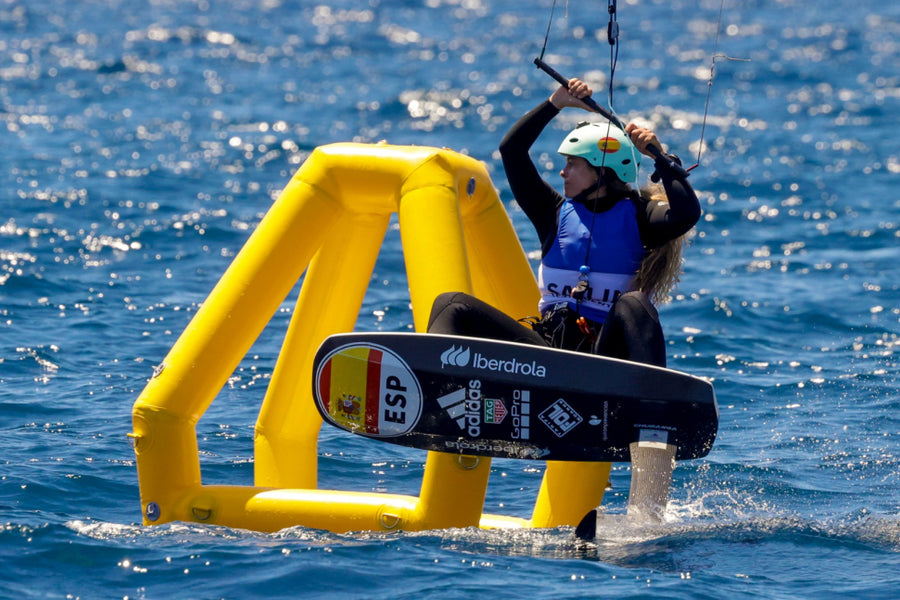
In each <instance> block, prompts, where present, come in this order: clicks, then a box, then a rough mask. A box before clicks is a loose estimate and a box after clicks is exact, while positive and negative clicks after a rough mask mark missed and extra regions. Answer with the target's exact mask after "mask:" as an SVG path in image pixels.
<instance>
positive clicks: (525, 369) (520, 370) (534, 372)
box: [441, 344, 547, 377]
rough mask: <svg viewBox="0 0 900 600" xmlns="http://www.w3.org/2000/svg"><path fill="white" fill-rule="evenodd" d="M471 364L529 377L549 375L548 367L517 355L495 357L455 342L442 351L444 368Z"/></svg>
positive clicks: (495, 371) (494, 370)
mask: <svg viewBox="0 0 900 600" xmlns="http://www.w3.org/2000/svg"><path fill="white" fill-rule="evenodd" d="M469 365H471V366H472V368H475V369H481V370H483V371H491V372H494V373H511V374H514V375H525V376H528V377H546V376H547V367H545V366H544V365H542V364H540V363H538V362H537V361H535V360H532V361H520V360H519V359H517V358H515V357H513V358H509V359H507V358H494V357H491V356H485V355H483V354H482V353H481V352H475V353H474V354H473V353H472V350H471V348H469V347H463V346H459V347H457V346H456V345H455V344H454V345H453V346H450V347H449V348H447V349H446V350H444V351H443V352H442V353H441V368H442V369H443V368H445V367H468V366H469Z"/></svg>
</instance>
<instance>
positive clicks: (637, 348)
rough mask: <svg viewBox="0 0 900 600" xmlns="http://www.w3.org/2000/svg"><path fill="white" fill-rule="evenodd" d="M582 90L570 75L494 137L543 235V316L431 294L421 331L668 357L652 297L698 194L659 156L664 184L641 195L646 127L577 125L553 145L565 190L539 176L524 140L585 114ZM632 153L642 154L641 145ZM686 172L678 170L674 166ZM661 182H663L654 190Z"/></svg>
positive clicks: (665, 280)
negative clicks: (563, 118)
mask: <svg viewBox="0 0 900 600" xmlns="http://www.w3.org/2000/svg"><path fill="white" fill-rule="evenodd" d="M590 95H591V89H590V87H589V86H588V85H587V84H585V83H584V82H583V81H581V80H579V79H572V80H571V81H570V82H569V85H568V87H560V88H559V89H557V90H556V91H555V92H554V93H553V94H552V95H551V96H550V98H549V99H548V100H547V101H545V102H543V103H541V104H540V105H539V106H538V107H536V108H535V109H533V110H532V111H531V112H529V113H528V114H526V115H525V116H524V117H522V118H521V119H520V120H519V121H518V122H517V123H516V124H515V125H514V126H513V128H512V129H511V130H510V131H509V133H507V135H506V137H504V139H503V141H502V143H501V144H500V153H501V156H502V158H503V166H504V168H505V170H506V176H507V179H508V180H509V184H510V188H511V189H512V192H513V194H514V196H515V198H516V200H517V202H518V203H519V205H520V206H521V207H522V210H523V211H524V212H525V214H526V215H527V216H528V218H529V219H530V220H531V222H532V224H533V225H534V227H535V229H536V230H537V234H538V237H539V239H540V241H541V265H540V271H539V278H538V279H539V281H538V284H539V287H540V290H541V301H540V303H539V310H540V313H541V317H540V319H537V318H535V319H532V320H531V321H530V325H531V326H529V324H523V323H522V322H519V321H516V320H515V319H513V318H511V317H509V316H508V315H506V314H504V313H502V312H501V311H499V310H497V309H496V308H494V307H492V306H490V305H488V304H486V303H484V302H482V301H480V300H478V299H476V298H474V297H472V296H469V295H467V294H463V293H446V294H442V295H440V296H438V298H437V299H436V300H435V303H434V306H433V307H432V313H431V318H430V320H429V326H428V331H429V332H431V333H447V334H455V335H467V336H474V337H486V338H492V339H499V340H506V341H515V342H524V343H529V344H538V345H551V346H554V347H558V348H565V349H569V350H579V351H585V352H593V353H596V354H603V355H605V356H611V357H615V358H622V359H626V360H632V361H636V362H643V363H648V364H653V365H657V366H665V365H666V353H665V341H664V338H663V333H662V327H661V326H660V323H659V315H658V313H657V311H656V308H655V307H654V306H653V303H652V301H657V302H659V301H664V300H665V299H666V298H667V295H668V292H669V291H671V289H672V287H673V286H674V284H675V283H676V282H677V278H678V272H679V270H680V263H681V245H682V243H683V238H682V236H684V234H686V233H687V232H688V231H690V229H691V228H692V227H693V226H694V225H695V224H696V223H697V221H698V219H699V218H700V204H699V202H698V200H697V196H696V194H695V193H694V191H693V189H692V188H691V186H690V184H688V183H687V181H686V180H684V179H683V177H679V173H677V172H675V170H673V169H672V168H671V167H670V166H669V164H668V163H667V162H666V161H661V160H657V161H656V175H658V178H659V179H660V180H661V182H662V186H659V185H657V186H656V188H658V189H656V190H653V191H648V190H644V191H643V192H642V193H639V192H637V191H635V190H634V189H632V188H631V187H629V184H634V183H635V182H636V181H637V172H638V166H639V164H640V153H643V154H646V155H647V156H653V155H652V153H651V152H650V151H649V150H648V147H649V146H651V145H652V146H656V147H657V148H662V146H661V144H660V143H659V140H658V139H657V137H656V135H655V134H654V133H653V132H652V131H650V130H649V129H645V128H642V127H638V126H636V125H635V124H633V123H632V124H629V125H628V126H627V127H626V129H625V132H622V131H621V130H619V129H618V128H617V127H615V126H614V125H610V124H608V123H603V124H598V123H582V124H580V125H579V126H578V127H577V128H576V129H575V130H574V131H572V132H571V133H570V134H569V135H568V136H566V138H565V139H564V140H563V142H562V144H560V147H559V152H560V154H562V155H563V156H565V157H566V164H565V166H564V167H563V169H562V171H561V172H560V175H561V176H562V179H563V187H564V189H563V191H564V194H560V193H558V192H557V191H556V190H554V189H553V187H552V186H551V185H550V184H548V183H547V182H546V181H544V180H543V179H541V177H540V174H539V173H538V170H537V168H536V167H535V166H534V163H533V162H532V161H531V158H530V156H529V154H528V151H529V149H530V148H531V145H532V144H533V143H534V142H535V140H537V138H538V136H539V135H540V133H541V132H542V131H543V129H544V128H545V127H546V126H547V124H548V123H550V121H552V120H553V118H554V117H555V116H556V115H558V114H559V112H560V111H561V110H562V109H563V108H566V107H573V108H580V109H583V110H589V108H588V106H587V105H586V104H585V103H584V102H582V100H581V99H582V98H586V97H588V96H590ZM639 152H640V153H639ZM682 173H683V172H682ZM659 188H662V189H659Z"/></svg>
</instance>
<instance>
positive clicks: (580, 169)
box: [559, 156, 600, 198]
mask: <svg viewBox="0 0 900 600" xmlns="http://www.w3.org/2000/svg"><path fill="white" fill-rule="evenodd" d="M559 174H560V176H562V178H563V194H565V196H566V198H574V197H575V196H577V195H578V194H579V193H580V192H583V191H584V190H586V189H587V188H589V187H590V186H592V185H594V184H595V183H597V181H598V180H599V179H600V178H599V177H598V176H597V171H596V170H594V167H592V166H591V164H590V163H589V162H588V161H586V160H585V159H583V158H581V157H580V156H566V166H564V167H563V170H562V171H560V172H559Z"/></svg>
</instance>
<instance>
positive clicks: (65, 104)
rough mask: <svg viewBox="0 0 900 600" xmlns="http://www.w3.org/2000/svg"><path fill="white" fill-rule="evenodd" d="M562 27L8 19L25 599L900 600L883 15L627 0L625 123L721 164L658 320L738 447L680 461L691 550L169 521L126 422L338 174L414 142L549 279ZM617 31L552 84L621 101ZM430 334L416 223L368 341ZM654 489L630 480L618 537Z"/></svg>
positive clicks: (576, 5)
mask: <svg viewBox="0 0 900 600" xmlns="http://www.w3.org/2000/svg"><path fill="white" fill-rule="evenodd" d="M551 6H552V2H550V0H526V1H524V2H521V1H513V0H415V1H405V0H404V1H399V0H332V1H330V2H327V3H326V2H311V1H309V2H308V1H301V2H290V1H279V0H234V1H230V2H226V1H224V0H223V1H208V0H190V1H174V0H151V1H137V0H89V1H83V2H65V3H60V2H55V1H54V2H51V1H49V0H27V1H24V0H6V1H5V2H2V3H0V30H2V35H0V102H2V106H0V128H2V130H3V136H2V144H0V162H2V164H3V169H2V170H0V178H2V187H0V189H2V193H0V206H2V214H0V453H2V454H0V465H2V470H0V596H2V597H5V598H75V597H80V598H255V597H266V598H271V597H291V596H301V597H350V598H353V597H360V598H362V597H366V598H391V599H394V598H423V597H439V598H474V597H482V596H484V597H498V598H502V597H508V598H520V597H539V598H590V597H615V598H648V597H653V598H798V597H808V598H894V597H896V594H897V592H896V590H897V586H898V585H900V497H898V483H900V457H898V454H900V447H898V429H900V418H898V414H900V413H898V410H900V390H898V387H900V386H898V368H897V364H898V356H897V354H898V344H900V338H898V333H900V302H898V300H900V291H898V288H900V266H898V265H900V192H898V183H900V179H898V173H900V159H898V144H897V133H898V125H900V119H898V114H900V100H898V99H900V72H898V70H897V64H898V58H900V52H898V43H900V42H898V34H900V5H897V4H896V3H890V2H887V3H853V2H847V1H839V2H814V1H812V0H794V1H791V0H780V1H775V0H773V1H769V2H763V1H737V0H725V1H724V3H722V2H721V1H716V0H704V1H698V2H687V1H684V0H655V1H651V0H630V1H628V2H620V3H618V12H617V20H618V23H619V26H620V30H621V33H620V37H619V47H618V63H617V68H616V71H615V75H614V77H613V84H614V86H613V94H612V101H613V106H614V108H615V109H616V111H617V112H618V114H619V115H620V116H622V118H624V119H626V120H639V121H640V122H643V123H645V124H649V125H651V126H652V127H654V128H655V130H656V131H657V132H658V134H659V136H660V138H661V139H662V140H663V141H664V143H665V144H667V145H668V146H669V148H670V149H671V150H672V151H674V152H676V153H678V154H680V155H681V156H682V157H683V158H684V160H685V162H687V163H693V162H695V161H696V157H697V153H698V150H700V149H701V148H700V139H701V133H702V135H703V142H704V143H703V148H702V154H701V160H700V163H701V165H700V167H699V168H697V169H696V170H695V171H694V172H693V173H692V175H691V181H692V183H693V185H694V186H695V187H696V188H697V190H698V191H699V195H700V197H701V202H702V206H703V211H704V216H703V218H702V220H701V221H700V223H699V224H698V226H697V228H696V235H695V236H694V238H693V239H692V242H691V246H690V247H689V248H688V249H687V251H686V253H685V258H686V263H685V272H684V275H683V278H682V281H681V284H680V286H679V288H678V290H677V293H676V295H675V297H674V298H673V301H672V302H671V303H670V304H668V305H666V306H665V307H663V308H662V310H661V313H662V319H663V322H664V327H665V331H666V336H667V340H668V353H669V362H670V366H671V367H673V368H675V369H679V370H683V371H687V372H689V373H692V374H695V375H698V376H701V377H705V378H708V379H710V380H712V381H713V382H714V384H715V387H716V392H717V395H718V400H719V408H720V429H719V436H718V439H717V441H716V444H715V446H714V447H713V449H712V451H711V452H710V454H709V456H707V457H706V458H704V459H699V460H694V461H688V462H684V463H679V465H678V468H677V469H676V471H675V480H674V485H673V489H672V495H671V503H670V506H669V509H668V512H667V514H666V519H665V522H664V523H662V524H660V525H658V526H636V525H628V524H627V523H623V522H621V520H617V521H613V522H611V523H609V524H608V525H606V526H603V527H601V528H600V530H599V532H598V538H597V540H596V543H593V544H577V543H575V542H574V540H573V539H572V530H571V528H559V529H551V530H541V531H512V532H510V531H478V530H474V529H461V530H441V531H426V532H421V533H394V534H389V535H375V534H366V533H362V534H347V535H337V534H333V533H328V532H323V531H316V530H310V529H304V528H300V527H297V528H291V529H287V530H284V531H280V532H277V533H273V534H264V533H256V532H250V531H242V530H234V529H228V528H223V527H209V526H202V525H197V524H188V523H170V524H166V525H162V526H157V527H144V526H142V525H141V514H140V513H141V506H140V499H139V494H138V486H137V476H136V469H135V460H134V453H133V450H132V448H131V444H130V442H129V439H128V438H127V436H126V434H127V433H129V432H130V431H131V423H130V421H131V407H132V404H133V403H134V400H135V399H136V397H137V395H138V394H139V393H140V391H141V390H142V389H143V387H144V385H145V384H146V382H147V381H148V379H149V377H150V376H151V375H152V373H153V367H154V365H157V364H159V363H160V362H161V360H162V358H163V357H164V356H165V354H166V353H167V351H168V350H169V348H171V346H172V344H173V343H174V342H175V340H176V339H177V337H178V336H179V335H180V333H181V332H182V331H183V330H184V328H185V327H186V326H187V324H188V322H189V320H190V319H191V317H192V316H193V315H194V314H195V313H196V311H197V309H198V307H199V305H200V304H201V303H202V302H203V300H204V299H205V298H206V296H207V294H208V293H209V291H210V290H211V289H212V287H213V286H214V285H215V283H216V282H217V281H218V279H219V278H220V276H221V275H222V273H223V272H224V270H225V269H226V267H227V266H228V264H229V262H230V261H231V259H232V258H233V257H234V256H235V254H236V253H237V252H238V251H239V250H240V248H241V247H242V245H243V244H244V243H245V242H246V240H247V238H248V236H249V235H250V233H251V232H252V231H253V230H254V228H255V227H256V225H257V224H258V223H259V221H260V219H261V218H262V216H263V215H264V214H265V212H266V210H267V209H268V207H269V206H270V205H271V204H272V202H273V201H274V199H275V198H276V197H277V196H278V194H279V192H280V190H281V189H283V188H284V186H285V185H286V183H287V181H288V180H289V179H290V177H291V175H292V173H293V172H294V171H295V170H296V169H297V168H298V166H299V165H301V164H302V163H303V161H304V160H306V159H307V158H308V157H309V155H310V153H311V151H312V150H313V149H314V148H315V147H317V146H320V145H323V144H327V143H332V142H344V141H359V142H378V141H380V140H386V141H388V142H390V143H393V144H419V145H429V146H439V147H448V148H451V149H453V150H456V151H459V152H462V153H465V154H469V155H471V156H473V157H475V158H477V159H478V160H480V161H483V162H484V163H485V164H486V165H487V168H488V169H489V171H490V173H491V175H492V178H493V180H494V184H495V185H496V187H497V188H498V190H499V192H500V196H501V199H502V200H503V203H504V205H505V206H506V208H507V210H508V212H509V214H510V216H511V218H512V221H513V223H514V225H515V227H516V230H517V232H518V234H519V236H520V238H521V240H522V243H523V246H524V247H525V248H526V250H528V252H529V256H530V257H531V258H532V260H536V258H537V254H536V250H537V241H536V236H535V233H534V231H533V230H532V229H531V226H530V224H529V223H528V221H527V219H526V218H525V216H524V215H523V213H522V212H521V210H520V209H519V208H518V206H517V205H516V203H515V201H514V200H513V198H512V197H511V194H510V192H509V188H508V186H507V184H506V180H505V176H504V173H503V169H502V166H501V164H500V161H499V156H498V153H497V150H496V149H497V145H498V143H499V141H500V139H501V138H502V136H503V134H504V133H505V131H506V130H507V128H508V127H509V126H510V125H511V124H512V123H513V122H514V121H515V119H517V118H518V117H519V116H520V115H522V114H523V113H524V112H526V111H527V110H529V109H530V108H532V107H533V106H535V105H536V104H537V103H539V102H540V101H541V100H543V99H545V98H546V97H547V96H548V95H549V94H550V92H551V91H552V90H553V88H554V86H555V84H554V83H553V82H552V81H551V80H550V79H549V78H548V77H546V76H545V75H544V74H542V73H541V72H539V71H537V70H536V69H535V68H534V67H533V65H532V63H531V61H532V59H533V58H534V57H535V56H536V55H538V54H539V53H540V51H541V46H542V44H543V41H544V34H545V33H546V31H547V24H548V19H549V16H550V12H551ZM607 8H608V4H607V3H601V2H565V3H562V2H561V3H559V5H558V6H557V7H556V11H555V13H554V19H553V24H552V26H551V27H550V35H549V41H548V44H547V51H546V53H545V55H544V58H545V60H546V61H547V62H549V63H550V64H552V65H553V66H555V67H556V68H557V69H558V70H560V71H561V72H563V73H564V74H566V75H567V76H575V75H577V76H582V77H584V78H586V79H587V80H588V81H589V82H590V83H591V84H592V85H593V86H594V88H595V89H596V90H597V91H596V97H597V98H598V99H600V100H602V102H601V104H606V103H607V101H608V93H607V86H608V84H609V80H610V58H611V57H610V46H609V44H608V42H607V40H606V29H607V23H608V21H609V14H608V12H607ZM720 14H721V21H720ZM717 32H718V38H717ZM712 66H714V67H715V68H714V77H713V78H712V86H711V87H710V86H709V82H710V69H711V67H712ZM707 95H708V97H709V110H708V116H706V117H705V118H704V107H705V105H706V101H707ZM584 117H586V114H584V113H580V112H578V111H574V110H567V111H565V112H564V113H563V114H562V115H561V116H560V117H559V118H557V119H556V120H555V121H554V122H553V123H552V124H551V126H550V127H549V128H548V130H547V131H546V132H545V134H544V135H543V137H542V138H541V139H540V140H539V142H538V143H537V144H536V145H535V147H534V150H533V156H534V158H535V161H536V163H537V165H538V167H539V169H540V170H541V171H542V172H543V174H544V175H545V177H546V178H547V179H548V180H550V181H551V182H553V183H554V184H555V185H558V184H559V178H558V175H557V173H558V171H559V169H560V168H561V165H562V163H561V161H560V159H559V157H558V156H557V155H556V153H555V150H556V147H557V145H558V143H559V138H560V136H562V135H564V133H565V131H567V130H568V129H569V128H571V127H572V126H573V125H574V124H575V123H576V122H577V121H579V120H580V119H582V118H584ZM704 125H705V127H704ZM649 170H650V169H648V168H644V169H642V178H646V177H647V176H648V175H649ZM347 243H348V244H352V243H353V240H352V239H349V240H347ZM334 285H336V286H340V285H341V282H340V281H335V282H334ZM295 298H296V290H295V291H294V292H293V293H292V295H291V296H290V297H289V298H288V300H287V301H286V302H285V304H284V305H283V307H282V309H281V310H279V311H278V312H277V313H276V315H275V317H274V318H273V320H272V324H271V325H270V327H269V328H267V329H266V331H265V332H264V333H263V335H262V336H261V337H260V339H259V340H258V341H257V343H256V344H255V345H254V347H253V349H252V350H251V352H250V353H249V354H248V355H247V357H246V359H245V360H244V361H243V362H242V363H241V365H240V366H239V368H238V369H237V370H236V371H235V372H234V374H233V376H232V377H231V378H230V379H229V381H228V384H227V385H226V387H225V389H223V390H222V392H221V393H220V394H219V396H218V397H217V399H216V401H215V402H214V403H213V405H212V407H211V408H210V409H209V411H207V413H206V414H205V415H204V417H203V418H202V419H201V420H200V422H199V424H198V426H197V435H198V440H199V444H200V450H201V463H202V467H203V477H204V482H205V483H229V484H238V485H251V484H252V481H253V425H254V422H255V419H256V414H257V412H258V410H259V406H260V404H261V402H262V397H263V395H264V392H265V389H266V386H267V384H268V382H269V380H270V376H271V373H272V369H273V366H274V363H275V360H276V358H277V355H278V352H279V349H280V345H281V340H282V339H283V335H284V329H285V327H286V325H287V322H288V320H289V319H290V315H291V311H292V307H293V302H294V300H295ZM411 327H412V317H411V312H410V308H409V296H408V291H407V286H406V278H405V274H404V268H403V262H402V249H401V246H400V238H399V234H398V232H397V226H396V222H394V224H393V225H392V226H391V228H390V229H389V231H388V234H387V236H386V238H385V243H384V248H383V250H382V253H381V255H380V258H379V260H378V263H377V265H376V270H375V273H374V274H373V276H372V282H371V286H370V289H369V292H368V293H367V296H366V299H365V302H364V304H363V307H362V311H361V313H360V315H359V319H358V322H357V328H358V329H360V330H367V331H373V330H382V331H408V330H410V329H411ZM424 458H425V457H424V453H422V452H420V451H416V450H411V449H402V448H399V447H395V446H389V445H383V444H378V443H375V442H372V441H369V440H365V439H361V438H356V437H353V436H350V435H348V434H344V433H341V432H339V431H337V430H333V429H326V430H323V431H322V434H321V440H320V463H319V471H320V485H321V486H322V487H325V488H331V489H353V490H359V491H365V492H382V491H385V492H393V493H402V494H412V495H417V494H418V491H419V490H418V487H419V485H420V482H421V475H422V471H423V465H424ZM542 473H543V464H542V463H540V462H525V461H522V462H516V461H505V460H495V461H494V463H493V466H492V474H491V482H490V486H489V489H488V495H487V499H486V502H485V510H486V511H487V512H491V513H500V514H509V515H514V516H519V517H528V516H529V515H530V510H531V507H532V505H533V502H534V497H535V493H536V490H537V487H538V485H539V483H540V479H541V476H542ZM629 478H630V471H629V469H628V465H625V464H623V465H616V466H615V468H614V471H613V474H612V482H611V483H612V487H611V490H610V491H609V492H608V494H607V497H606V499H605V500H604V510H605V511H606V512H607V513H608V514H612V515H615V514H621V513H622V512H623V511H624V506H625V503H626V501H627V491H628V482H629Z"/></svg>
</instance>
